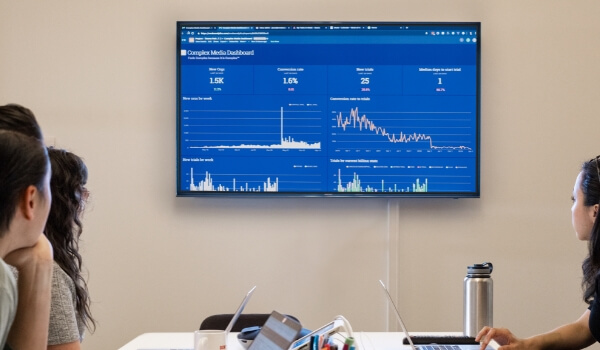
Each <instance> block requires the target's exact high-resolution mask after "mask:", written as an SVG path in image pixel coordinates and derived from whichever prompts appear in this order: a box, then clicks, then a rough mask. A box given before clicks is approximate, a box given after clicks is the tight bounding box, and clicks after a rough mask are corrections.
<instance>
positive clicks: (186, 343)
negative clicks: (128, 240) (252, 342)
mask: <svg viewBox="0 0 600 350" xmlns="http://www.w3.org/2000/svg"><path fill="white" fill-rule="evenodd" d="M411 334H413V333H411ZM415 334H424V333H423V332H417V333H415ZM426 334H436V333H431V332H428V333H426ZM439 334H455V333H448V332H445V333H439ZM458 334H460V333H458ZM353 335H354V338H355V339H356V344H357V345H358V348H359V349H361V350H401V349H406V350H410V347H409V346H408V345H402V339H403V338H404V334H403V333H401V332H354V334H353ZM193 344H194V333H192V332H189V333H144V334H142V335H140V336H138V337H136V338H135V339H133V340H132V341H130V342H129V343H127V344H125V345H124V346H123V347H121V348H120V350H146V349H148V350H150V349H153V350H159V349H160V350H165V349H166V350H181V349H188V350H190V349H193ZM227 350H244V348H243V347H242V345H241V344H240V343H239V342H238V340H237V333H231V334H229V340H228V341H227Z"/></svg>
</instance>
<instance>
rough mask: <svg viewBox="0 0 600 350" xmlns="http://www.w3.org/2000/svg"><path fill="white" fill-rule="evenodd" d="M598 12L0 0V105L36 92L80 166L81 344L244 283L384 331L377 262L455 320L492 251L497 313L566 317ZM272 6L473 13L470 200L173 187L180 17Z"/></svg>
mask: <svg viewBox="0 0 600 350" xmlns="http://www.w3.org/2000/svg"><path fill="white" fill-rule="evenodd" d="M599 15H600V2H598V1H596V0H581V1H567V0H565V1H558V0H554V1H543V2H542V1H527V0H525V1H524V0H519V1H514V0H504V1H492V0H487V1H482V0H477V1H467V0H463V1H448V0H439V1H438V0H420V1H402V0H387V1H386V0H370V1H356V0H329V1H326V0H307V1H287V0H270V1H258V0H257V1H244V0H221V1H210V2H209V1H201V0H189V1H184V0H180V1H176V0H173V1H159V0H137V1H135V0H119V1H108V0H105V1H75V0H52V1H31V0H20V1H12V0H0V104H5V103H9V102H17V103H21V104H23V105H25V106H28V107H30V108H31V109H33V111H34V112H35V113H36V114H37V116H38V118H39V120H40V122H41V124H42V127H43V129H44V131H45V134H46V136H47V137H48V139H49V140H50V141H51V142H54V143H55V144H56V145H57V146H61V147H66V148H69V149H71V150H72V151H74V152H76V153H78V154H80V155H82V156H84V157H85V159H86V161H87V163H88V165H89V169H90V184H89V188H90V190H91V191H92V203H91V206H90V210H89V211H88V212H87V215H86V218H85V227H84V236H83V240H84V242H83V243H82V244H83V254H84V258H85V264H86V266H87V268H88V270H89V275H90V277H89V287H90V292H91V295H92V299H93V301H94V305H93V313H94V316H95V317H96V318H97V320H98V321H99V325H98V329H97V331H96V333H95V334H93V335H88V336H87V339H86V340H85V342H84V347H85V348H86V349H103V350H104V349H115V348H118V347H119V346H121V345H123V344H125V343H127V342H128V341H129V340H131V339H132V338H134V337H135V336H137V335H139V334H141V333H144V332H152V331H191V330H193V329H195V328H197V327H198V325H199V323H200V321H201V320H202V319H203V318H204V317H205V316H207V315H209V314H212V313H220V312H230V311H232V310H234V309H235V308H236V307H237V305H238V303H239V301H240V299H241V297H242V296H243V294H244V293H245V292H246V291H247V290H248V289H249V288H250V287H251V286H252V285H254V284H256V285H258V288H257V290H256V293H255V295H254V297H253V299H252V300H251V302H250V304H249V306H248V308H247V310H248V311H249V312H269V311H271V310H273V309H276V310H278V311H282V312H286V313H290V314H294V315H296V316H298V317H299V318H300V320H301V321H303V323H304V325H305V326H306V327H309V328H315V327H317V326H320V325H321V324H323V323H325V322H326V321H328V320H329V319H331V318H332V317H334V316H335V315H338V314H342V315H344V316H346V317H347V318H348V319H349V320H350V322H351V323H352V325H353V327H354V329H355V330H369V331H374V330H385V329H391V330H395V329H397V326H396V324H395V322H389V325H388V321H389V320H390V318H389V315H388V311H389V310H388V308H387V307H386V303H385V302H384V299H383V295H382V293H381V291H380V290H379V289H378V288H379V287H378V285H377V280H378V279H380V278H382V279H384V280H387V281H389V283H390V285H391V288H392V291H393V292H394V294H395V295H396V296H397V298H398V301H399V306H400V308H401V309H402V311H403V313H404V315H405V321H406V323H407V324H408V327H409V328H410V329H413V330H436V331H450V330H452V331H459V330H462V279H463V277H464V274H465V269H466V266H467V265H469V264H472V263H475V262H483V261H487V260H490V261H492V262H494V265H495V271H494V273H493V277H494V281H495V289H494V292H495V309H494V311H495V322H496V325H503V326H508V327H510V328H511V329H513V330H514V331H515V332H516V333H517V334H518V335H522V336H526V335H531V334H534V333H536V332H542V331H545V330H548V329H551V328H553V327H556V326H558V325H560V324H561V323H563V322H566V321H571V320H574V319H576V318H577V317H578V316H579V315H580V314H581V313H582V312H583V311H584V309H585V305H584V304H583V303H582V302H581V301H580V294H581V293H580V287H579V283H580V263H581V260H582V259H583V258H584V256H585V249H586V246H585V244H584V243H581V242H578V241H577V239H576V238H575V235H574V233H573V230H572V228H571V222H570V213H569V208H570V205H571V203H570V201H569V197H570V195H571V190H572V186H573V182H574V179H575V176H576V174H577V172H578V167H579V165H580V162H581V161H583V160H585V159H589V158H591V157H593V156H595V155H597V154H599V153H600V118H598V114H597V112H596V111H597V110H598V109H599V108H598V107H599V104H600V88H599V85H598V80H599V77H600V74H599V73H600V63H599V62H600V39H599V38H600V35H599V34H598V33H600V21H599V20H598V17H599ZM263 19H264V20H386V21H394V20H408V21H481V22H482V55H483V59H482V109H481V112H482V142H481V144H482V150H483V151H482V157H481V175H482V189H481V191H482V196H481V198H480V199H462V200H453V199H420V200H409V199H393V200H389V201H388V200H380V199H305V198H298V199H293V198H271V199H242V200H239V199H215V198H207V199H190V198H176V197H175V116H174V113H175V66H174V64H175V22H176V21H177V20H263ZM391 320H392V321H393V319H391Z"/></svg>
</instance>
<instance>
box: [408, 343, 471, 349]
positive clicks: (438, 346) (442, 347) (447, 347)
mask: <svg viewBox="0 0 600 350" xmlns="http://www.w3.org/2000/svg"><path fill="white" fill-rule="evenodd" d="M416 348H417V350H460V347H459V346H458V345H439V344H431V345H419V346H416Z"/></svg>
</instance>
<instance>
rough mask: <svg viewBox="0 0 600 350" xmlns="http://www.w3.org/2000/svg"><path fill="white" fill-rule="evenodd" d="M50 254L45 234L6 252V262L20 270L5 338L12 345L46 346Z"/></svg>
mask: <svg viewBox="0 0 600 350" xmlns="http://www.w3.org/2000/svg"><path fill="white" fill-rule="evenodd" d="M52 258H53V256H52V246H51V244H50V242H49V241H48V239H47V238H46V236H44V235H40V238H39V239H38V241H37V243H36V244H35V245H34V246H33V247H31V248H22V249H18V250H15V251H14V252H12V253H10V254H8V255H7V256H6V259H5V261H6V263H8V264H10V265H13V266H14V267H16V268H17V270H18V271H19V279H18V282H17V283H18V291H19V302H18V305H17V314H16V316H15V320H14V322H13V324H12V326H11V329H10V332H9V333H8V339H7V344H9V345H10V347H11V348H12V349H15V350H25V349H27V350H29V349H31V350H35V349H46V347H47V342H48V324H49V319H50V290H51V284H52Z"/></svg>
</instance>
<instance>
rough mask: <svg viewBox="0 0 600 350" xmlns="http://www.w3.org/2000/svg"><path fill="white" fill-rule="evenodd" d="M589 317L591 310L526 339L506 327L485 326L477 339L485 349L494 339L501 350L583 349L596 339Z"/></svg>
mask: <svg viewBox="0 0 600 350" xmlns="http://www.w3.org/2000/svg"><path fill="white" fill-rule="evenodd" d="M589 319H590V310H586V311H585V312H584V313H583V315H581V317H580V318H579V319H578V320H577V321H575V322H572V323H568V324H566V325H564V326H561V327H558V328H556V329H554V330H552V331H550V332H547V333H543V334H539V335H536V336H533V337H530V338H525V339H520V338H517V337H516V336H515V335H514V334H512V333H511V332H510V331H509V330H508V329H506V328H490V327H484V328H483V329H482V330H481V332H479V334H478V335H477V337H476V338H475V340H476V341H481V342H482V344H481V349H482V350H483V349H485V347H486V346H487V344H488V343H489V341H490V340H492V339H494V340H496V341H497V342H498V343H499V344H500V345H502V346H501V347H500V350H517V349H539V350H552V349H583V348H585V347H588V346H590V345H592V344H593V343H594V342H595V341H596V340H595V339H594V337H593V336H592V333H591V332H590V328H589Z"/></svg>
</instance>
